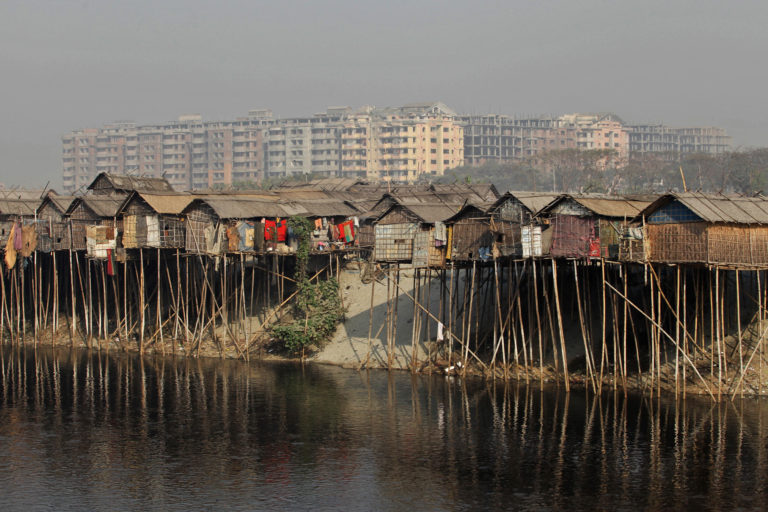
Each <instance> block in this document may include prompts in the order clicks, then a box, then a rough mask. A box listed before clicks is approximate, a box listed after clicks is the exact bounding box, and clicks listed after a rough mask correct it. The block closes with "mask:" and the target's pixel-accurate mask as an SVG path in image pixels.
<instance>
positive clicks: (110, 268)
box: [107, 249, 115, 276]
mask: <svg viewBox="0 0 768 512" xmlns="http://www.w3.org/2000/svg"><path fill="white" fill-rule="evenodd" d="M107 275H108V276H113V275H115V267H114V266H113V264H112V249H107Z"/></svg>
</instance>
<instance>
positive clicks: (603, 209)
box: [536, 194, 650, 258]
mask: <svg viewBox="0 0 768 512" xmlns="http://www.w3.org/2000/svg"><path fill="white" fill-rule="evenodd" d="M649 204H650V201H645V200H635V199H632V198H625V197H621V196H608V195H598V194H589V195H586V194H585V195H570V194H564V195H561V196H559V197H558V198H557V199H555V200H554V201H553V202H551V203H550V204H549V205H547V206H545V207H544V208H543V209H542V210H541V211H540V212H539V213H538V214H537V216H536V219H537V221H538V223H539V224H540V225H541V226H542V232H543V231H544V230H545V228H548V229H547V230H551V235H550V236H551V245H550V247H546V244H545V246H544V247H543V248H542V251H543V252H544V253H545V254H546V253H547V252H548V254H549V255H550V256H551V257H553V258H601V257H602V258H618V255H619V244H620V241H621V237H622V233H623V231H624V228H625V227H626V226H627V225H628V224H629V221H631V220H632V219H634V218H635V217H636V216H637V215H638V213H640V211H642V210H643V209H644V208H645V207H647V206H648V205H649ZM542 236H543V233H542ZM547 249H548V250H547Z"/></svg>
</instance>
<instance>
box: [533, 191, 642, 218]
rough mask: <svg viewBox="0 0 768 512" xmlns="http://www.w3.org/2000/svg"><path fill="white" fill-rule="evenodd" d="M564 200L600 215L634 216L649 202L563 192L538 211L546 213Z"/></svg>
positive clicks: (557, 206)
mask: <svg viewBox="0 0 768 512" xmlns="http://www.w3.org/2000/svg"><path fill="white" fill-rule="evenodd" d="M566 201H572V202H573V203H575V204H577V205H580V206H581V207H583V208H586V209H587V210H590V211H591V212H593V213H595V214H596V215H598V216H600V217H615V218H621V219H623V218H626V219H632V218H635V217H636V216H637V215H638V214H639V213H640V212H641V211H642V210H643V209H644V208H646V207H647V206H648V205H649V204H650V203H648V202H646V201H637V200H631V199H626V198H624V197H622V196H609V195H604V194H582V195H572V194H563V195H561V196H559V197H558V198H557V199H555V200H554V201H552V202H551V203H549V204H548V205H547V206H546V207H544V208H542V209H541V210H540V211H539V213H540V214H546V213H548V212H550V211H553V210H556V209H558V208H559V206H560V205H562V204H563V203H564V202H566Z"/></svg>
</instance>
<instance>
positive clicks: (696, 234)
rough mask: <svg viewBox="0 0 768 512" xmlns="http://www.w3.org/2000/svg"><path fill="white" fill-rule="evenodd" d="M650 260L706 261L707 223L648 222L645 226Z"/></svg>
mask: <svg viewBox="0 0 768 512" xmlns="http://www.w3.org/2000/svg"><path fill="white" fill-rule="evenodd" d="M645 240H646V256H647V259H648V261H652V262H666V263H706V262H707V224H706V223H704V222H685V223H681V224H648V225H646V227H645Z"/></svg>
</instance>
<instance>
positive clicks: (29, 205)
mask: <svg viewBox="0 0 768 512" xmlns="http://www.w3.org/2000/svg"><path fill="white" fill-rule="evenodd" d="M39 205H40V200H39V199H35V200H28V199H0V215H29V216H34V215H35V210H36V209H37V207H38V206H39Z"/></svg>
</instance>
